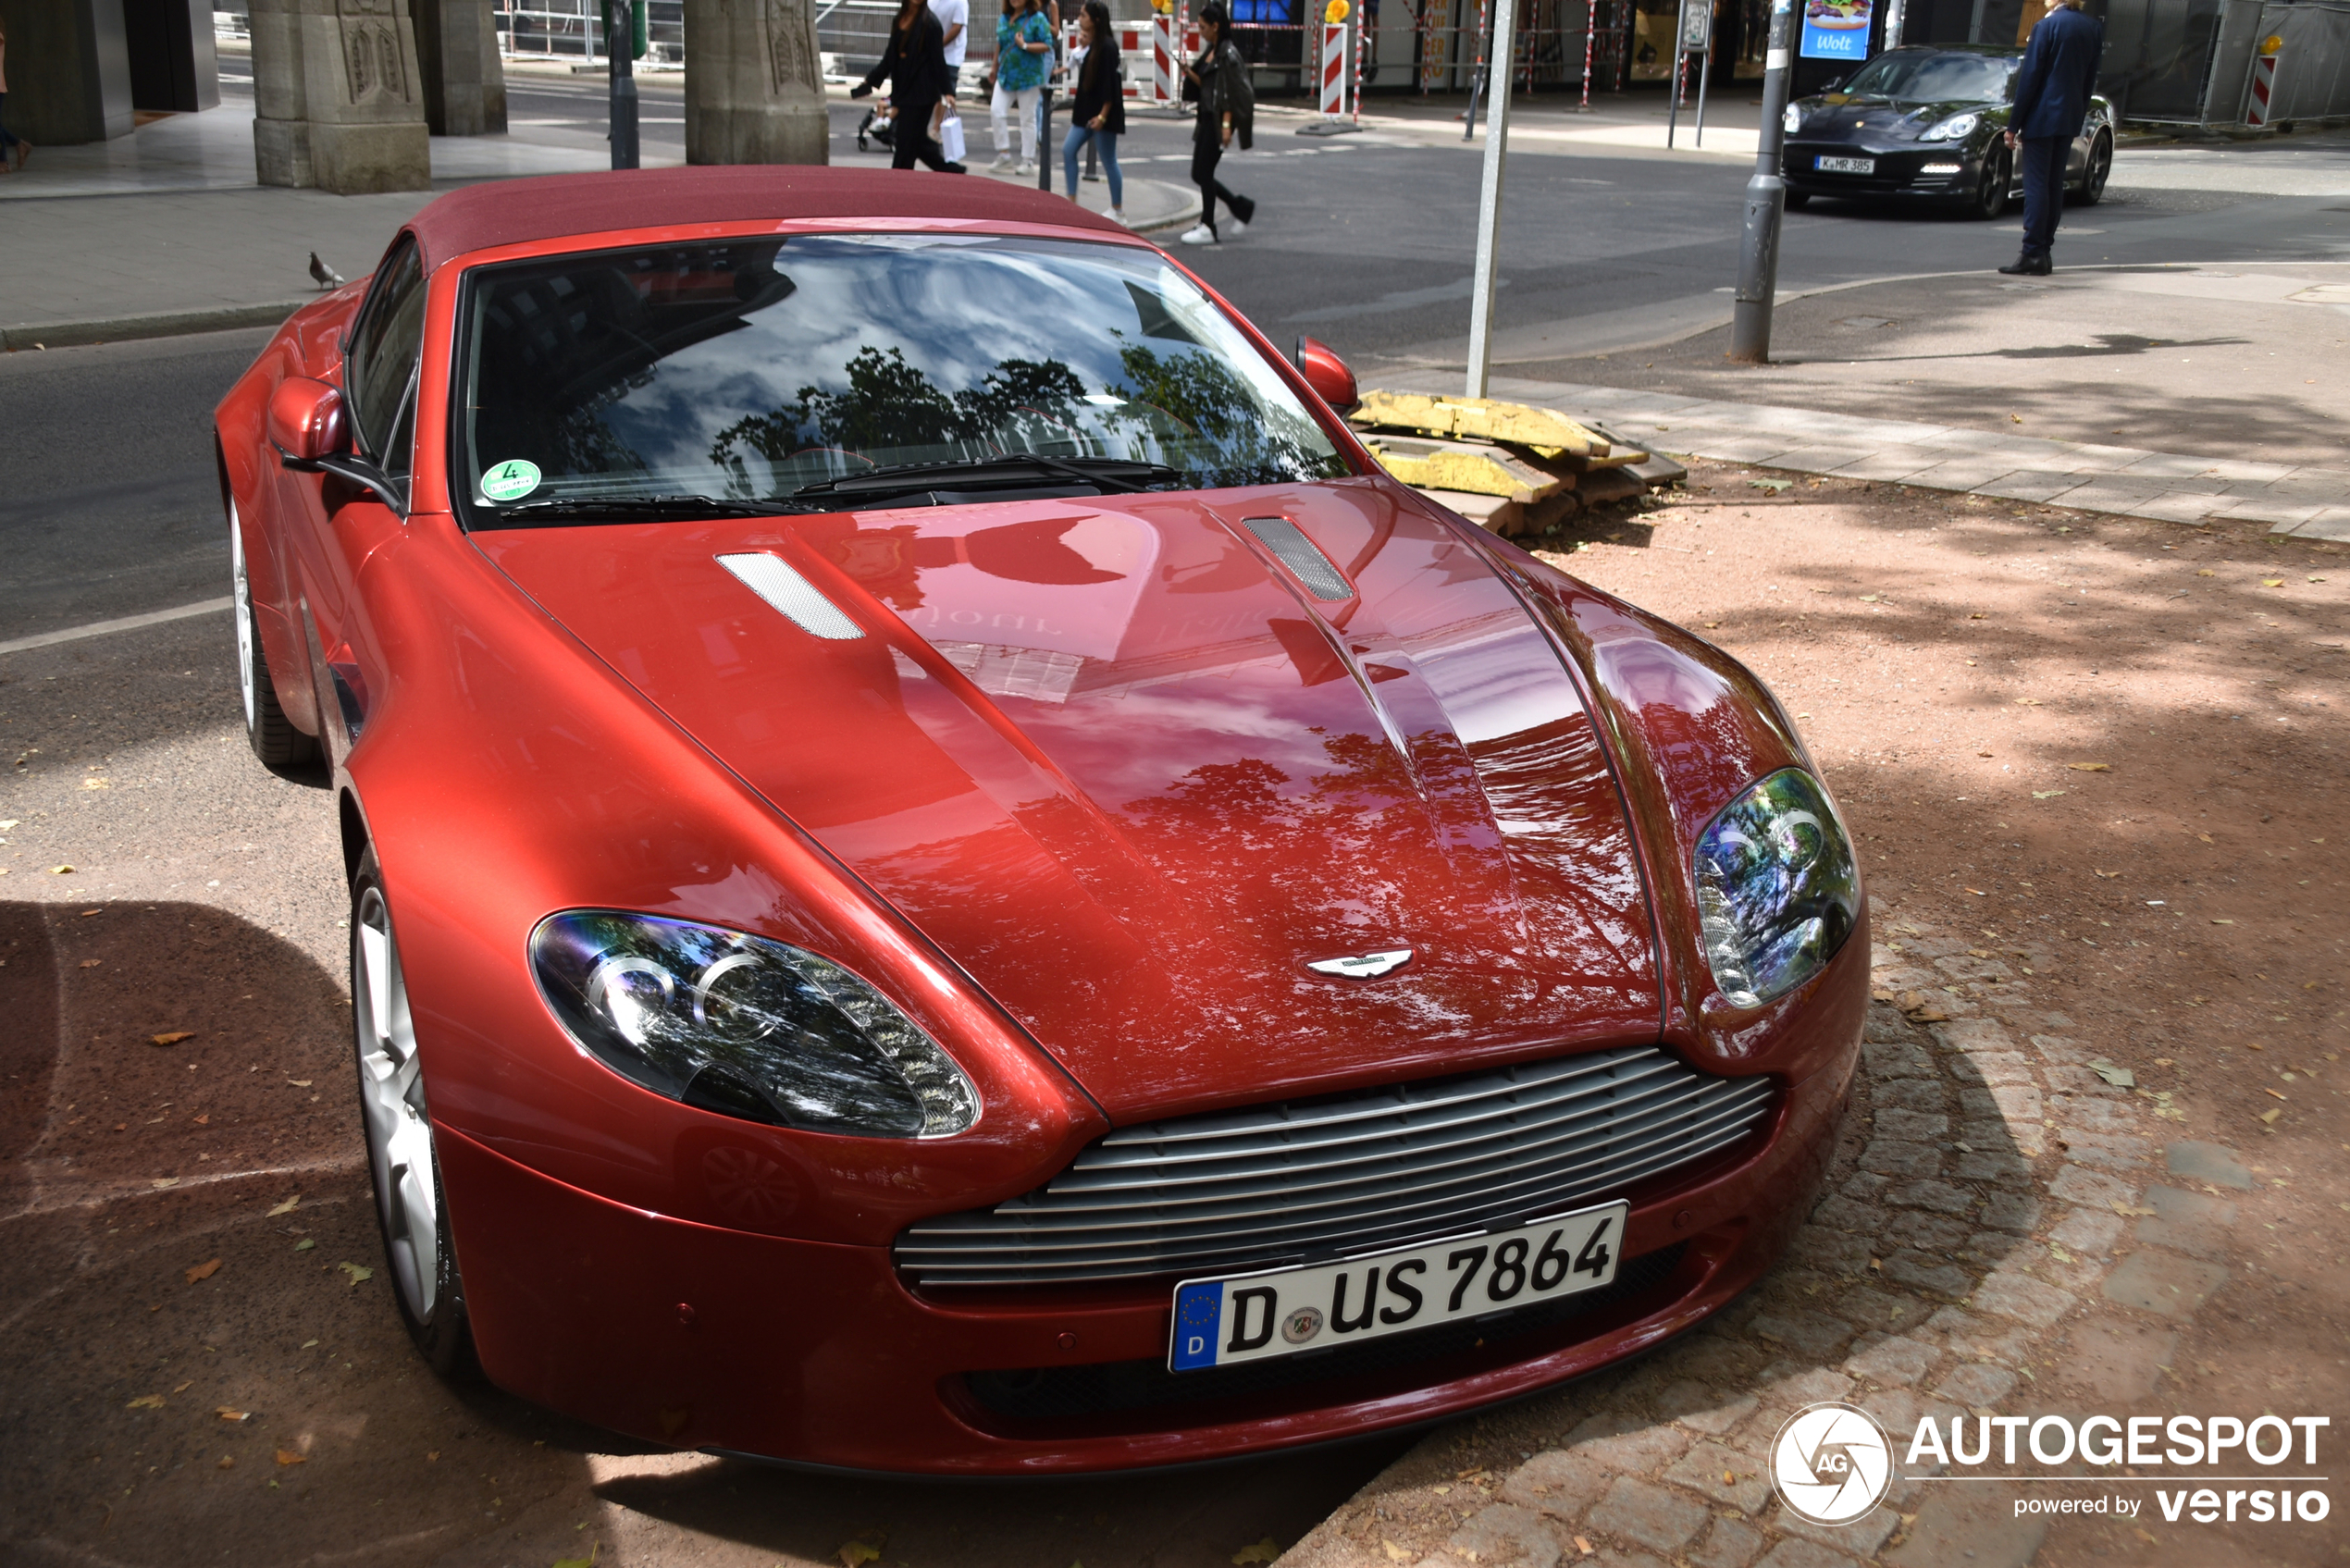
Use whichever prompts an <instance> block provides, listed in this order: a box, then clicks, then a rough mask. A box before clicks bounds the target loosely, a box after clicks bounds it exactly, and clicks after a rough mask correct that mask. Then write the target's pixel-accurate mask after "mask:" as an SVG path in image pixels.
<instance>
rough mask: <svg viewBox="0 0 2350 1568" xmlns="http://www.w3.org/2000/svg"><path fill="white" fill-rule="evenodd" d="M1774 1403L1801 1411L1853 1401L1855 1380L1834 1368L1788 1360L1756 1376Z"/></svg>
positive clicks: (1779, 1362) (1780, 1360)
mask: <svg viewBox="0 0 2350 1568" xmlns="http://www.w3.org/2000/svg"><path fill="white" fill-rule="evenodd" d="M1754 1380H1755V1381H1756V1382H1757V1383H1758V1384H1760V1385H1762V1389H1763V1391H1764V1392H1765V1393H1766V1394H1768V1395H1769V1396H1770V1400H1771V1402H1772V1403H1773V1404H1774V1405H1776V1406H1779V1407H1780V1408H1782V1409H1787V1410H1795V1409H1800V1408H1801V1407H1802V1406H1804V1405H1807V1404H1819V1403H1822V1402H1823V1401H1828V1400H1842V1399H1849V1398H1850V1397H1851V1394H1852V1379H1851V1378H1849V1377H1846V1376H1845V1375H1844V1374H1843V1373H1841V1372H1838V1371H1836V1370H1835V1369H1834V1368H1832V1367H1825V1366H1805V1365H1803V1364H1800V1363H1798V1362H1793V1361H1789V1360H1787V1359H1786V1358H1785V1357H1784V1356H1783V1357H1781V1358H1780V1359H1779V1360H1777V1361H1775V1362H1773V1363H1772V1364H1770V1365H1768V1366H1766V1367H1764V1368H1763V1369H1762V1371H1760V1372H1758V1373H1756V1374H1755V1375H1754Z"/></svg>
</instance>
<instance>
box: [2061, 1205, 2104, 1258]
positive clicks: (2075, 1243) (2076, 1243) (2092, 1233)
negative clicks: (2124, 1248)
mask: <svg viewBox="0 0 2350 1568" xmlns="http://www.w3.org/2000/svg"><path fill="white" fill-rule="evenodd" d="M2120 1235H2121V1216H2120V1215H2118V1214H2115V1213H2114V1212H2113V1211H2111V1210H2110V1209H2074V1210H2073V1211H2072V1213H2070V1214H2068V1215H2066V1216H2064V1217H2063V1218H2062V1219H2060V1220H2059V1221H2058V1222H2057V1226H2056V1228H2055V1229H2053V1230H2051V1231H2049V1232H2048V1240H2049V1241H2054V1242H2055V1243H2056V1244H2057V1245H2059V1246H2060V1247H2070V1248H2072V1250H2073V1251H2074V1252H2076V1253H2088V1254H2090V1255H2091V1256H2093V1257H2103V1256H2104V1255H2105V1254H2106V1253H2109V1252H2110V1251H2112V1250H2113V1242H2114V1239H2115V1238H2116V1237H2118V1236H2120Z"/></svg>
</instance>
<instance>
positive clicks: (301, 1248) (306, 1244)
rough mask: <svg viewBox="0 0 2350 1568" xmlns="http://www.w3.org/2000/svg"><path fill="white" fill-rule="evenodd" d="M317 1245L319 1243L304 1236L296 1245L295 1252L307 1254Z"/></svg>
mask: <svg viewBox="0 0 2350 1568" xmlns="http://www.w3.org/2000/svg"><path fill="white" fill-rule="evenodd" d="M317 1244H318V1243H317V1242H315V1241H312V1240H311V1239H310V1238H309V1237H307V1236H304V1237H303V1239H302V1240H301V1241H296V1242H295V1243H294V1251H295V1252H297V1253H306V1252H308V1251H309V1250H310V1249H311V1248H313V1247H315V1246H316V1245H317Z"/></svg>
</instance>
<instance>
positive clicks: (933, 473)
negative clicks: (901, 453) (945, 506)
mask: <svg viewBox="0 0 2350 1568" xmlns="http://www.w3.org/2000/svg"><path fill="white" fill-rule="evenodd" d="M1182 476H1183V475H1182V473H1181V470H1179V469H1174V468H1169V466H1167V464H1165V463H1144V462H1140V461H1138V460H1136V459H1133V458H1124V457H1046V456H1045V455H1043V454H1042V453H1039V452H1007V453H1005V454H1004V455H1003V456H1001V457H974V458H961V459H955V460H950V461H948V462H945V463H890V464H888V465H887V466H885V467H882V468H875V469H871V470H869V471H867V472H865V473H863V474H850V475H845V476H843V477H841V478H838V479H820V480H818V481H817V482H816V483H814V484H812V485H802V486H800V487H799V488H798V489H796V490H794V491H793V492H792V495H793V497H794V498H795V499H797V498H800V497H808V496H857V495H903V494H905V493H906V492H907V491H909V490H926V489H929V488H932V484H933V481H934V480H942V479H946V480H963V481H971V480H976V481H979V482H980V483H983V484H989V485H1005V484H1020V483H1022V482H1027V483H1031V484H1033V483H1034V482H1035V481H1036V480H1037V479H1039V478H1051V479H1067V480H1073V481H1075V482H1076V483H1078V484H1081V485H1091V486H1093V487H1094V488H1095V489H1100V490H1109V491H1114V492H1119V493H1123V494H1133V493H1136V492H1139V491H1142V490H1146V489H1148V488H1150V487H1151V486H1152V485H1154V484H1163V483H1165V482H1166V481H1167V480H1169V479H1180V478H1181V477H1182Z"/></svg>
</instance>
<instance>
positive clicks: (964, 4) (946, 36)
mask: <svg viewBox="0 0 2350 1568" xmlns="http://www.w3.org/2000/svg"><path fill="white" fill-rule="evenodd" d="M930 14H931V15H932V16H934V17H936V18H937V19H938V25H939V28H940V31H941V32H942V34H943V36H942V37H941V38H940V39H939V43H940V44H941V45H942V46H943V47H944V48H945V50H946V97H944V98H942V99H940V100H939V103H938V118H937V121H936V122H935V123H934V124H933V125H932V127H931V134H932V135H933V136H936V135H937V134H938V132H939V127H940V126H943V125H945V124H946V121H947V120H949V119H951V118H953V117H954V116H955V112H956V110H955V99H956V97H957V95H958V94H959V93H961V92H962V90H963V60H964V57H965V56H966V55H967V53H968V52H969V50H970V48H971V0H930Z"/></svg>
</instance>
